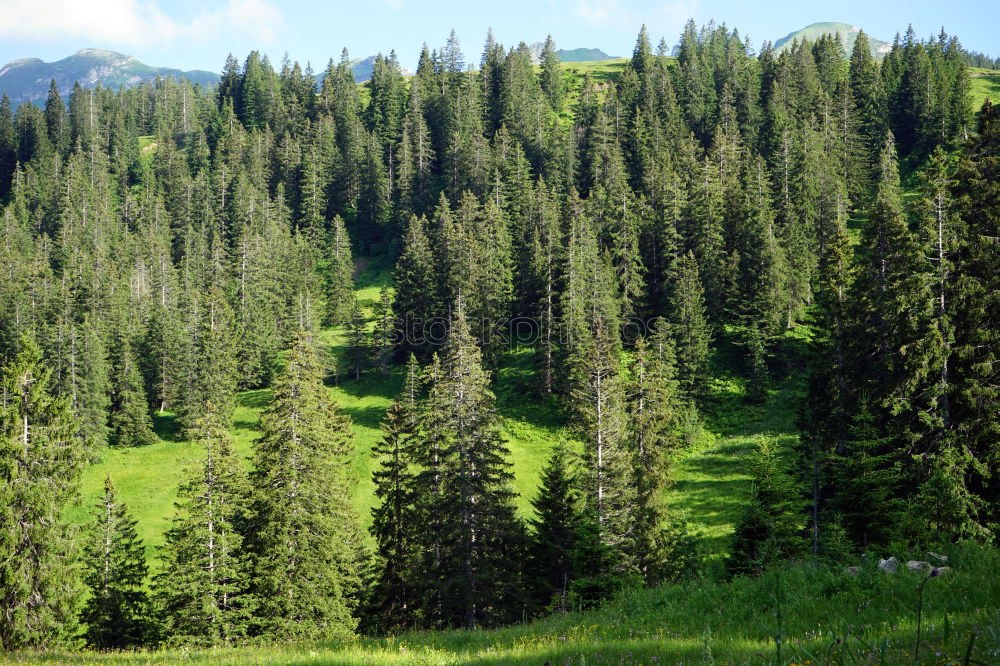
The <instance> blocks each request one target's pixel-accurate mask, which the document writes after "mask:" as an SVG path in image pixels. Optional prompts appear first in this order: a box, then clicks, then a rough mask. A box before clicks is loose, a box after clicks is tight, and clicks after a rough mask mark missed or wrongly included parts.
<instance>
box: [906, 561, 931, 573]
mask: <svg viewBox="0 0 1000 666" xmlns="http://www.w3.org/2000/svg"><path fill="white" fill-rule="evenodd" d="M906 568H907V569H909V570H910V571H916V572H917V573H923V572H925V571H929V570H930V569H931V564H930V562H921V561H920V560H910V561H909V562H907V563H906Z"/></svg>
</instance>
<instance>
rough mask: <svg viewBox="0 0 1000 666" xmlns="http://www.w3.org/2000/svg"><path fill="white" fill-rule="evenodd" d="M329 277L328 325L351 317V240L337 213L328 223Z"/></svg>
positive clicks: (352, 263) (333, 324) (343, 321)
mask: <svg viewBox="0 0 1000 666" xmlns="http://www.w3.org/2000/svg"><path fill="white" fill-rule="evenodd" d="M329 234H330V241H329V250H328V253H329V265H330V270H329V277H328V282H327V288H326V319H325V320H324V323H326V325H328V326H338V325H341V324H346V323H347V322H348V321H349V320H350V317H351V312H352V299H353V291H354V279H353V277H352V276H353V275H354V259H353V257H352V254H351V241H350V238H348V236H347V229H346V228H345V226H344V221H343V219H341V217H340V216H339V215H337V216H334V218H333V220H332V221H331V223H330V231H329Z"/></svg>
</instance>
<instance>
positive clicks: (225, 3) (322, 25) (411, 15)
mask: <svg viewBox="0 0 1000 666" xmlns="http://www.w3.org/2000/svg"><path fill="white" fill-rule="evenodd" d="M689 18H693V19H694V20H695V21H696V22H697V23H698V24H699V25H700V24H702V23H705V22H707V21H709V20H714V21H715V22H716V23H725V24H726V25H727V26H728V27H729V28H736V29H738V30H739V31H740V34H742V35H749V37H750V40H751V42H752V44H753V45H754V47H755V48H759V46H760V45H761V43H763V41H764V40H771V41H774V40H777V39H779V38H780V37H783V36H784V35H786V34H788V33H789V32H792V31H794V30H798V29H799V28H802V27H805V26H806V25H809V24H810V23H815V22H818V21H840V22H844V23H851V24H854V25H858V26H860V27H861V28H863V29H864V30H865V31H866V32H868V33H869V34H871V35H873V36H874V37H877V38H880V39H884V40H886V41H891V40H892V37H893V35H895V34H896V32H903V31H905V30H906V26H907V24H908V23H912V24H913V27H914V30H916V33H917V35H918V36H920V37H927V36H930V35H931V34H936V33H937V32H938V30H939V29H940V28H941V27H942V26H944V27H945V28H946V29H947V31H948V32H949V33H950V34H956V35H958V37H959V38H960V39H961V41H962V43H963V45H965V47H966V48H968V49H973V50H977V51H982V52H985V53H988V54H990V55H993V56H994V57H996V56H998V55H1000V37H998V36H997V35H998V31H997V26H998V25H1000V1H998V0H952V1H950V2H941V0H911V1H910V2H890V1H888V0H883V1H881V2H879V1H873V0H866V1H857V0H837V1H836V2H829V3H826V6H819V5H818V4H817V3H815V2H810V1H809V0H805V1H803V0H773V1H771V2H767V3H760V2H747V1H741V0H661V1H659V2H654V1H650V0H496V1H494V2H475V1H474V0H473V1H469V0H466V1H464V2H458V1H455V0H441V1H438V2H418V1H417V0H360V1H359V0H354V1H350V2H345V1H343V0H326V1H325V2H323V1H320V2H306V1H305V0H222V1H219V0H216V1H212V0H200V1H199V0H0V64H2V63H6V62H9V61H10V60H13V59H15V58H24V57H36V58H41V59H43V60H45V61H52V60H58V59H61V58H64V57H66V56H68V55H70V54H71V53H74V52H75V51H77V50H79V49H81V48H88V47H93V48H103V49H110V50H113V51H119V52H121V53H126V54H128V55H133V56H135V57H137V58H138V59H139V60H141V61H142V62H144V63H146V64H148V65H156V66H161V67H175V68H180V69H185V70H187V69H205V70H210V71H220V70H221V69H222V66H223V64H224V62H225V59H226V56H227V55H228V54H229V53H232V54H233V55H235V56H236V57H237V58H238V59H239V60H241V61H242V60H243V59H244V58H245V56H246V54H247V53H249V52H250V51H251V50H253V49H256V50H258V51H261V52H263V53H266V54H267V55H269V56H270V58H271V60H272V62H274V63H275V66H277V65H278V63H280V61H281V59H282V57H283V56H284V54H286V53H287V54H288V55H289V57H290V58H291V59H292V60H297V61H299V62H300V63H302V64H303V65H304V64H305V63H306V62H309V63H311V64H312V65H313V68H314V69H316V70H321V69H322V68H323V67H325V65H326V62H327V61H328V60H329V59H330V58H331V57H333V58H335V59H339V56H340V52H341V49H342V48H344V47H346V48H347V49H348V50H349V52H350V54H351V56H352V57H356V58H363V57H366V56H369V55H374V54H375V53H379V52H381V53H388V52H389V51H390V50H392V49H395V50H396V53H397V54H398V57H399V59H400V62H401V63H402V64H403V65H404V66H405V67H409V68H411V69H412V68H414V67H415V65H416V61H417V57H418V56H419V53H420V48H421V45H422V44H424V43H427V44H428V45H429V46H430V47H431V48H435V47H438V46H440V45H441V44H443V43H444V42H445V40H446V39H447V36H448V33H449V31H450V30H451V29H453V28H454V29H455V31H456V33H457V35H458V38H459V40H460V42H461V44H462V50H463V52H464V53H465V56H466V61H468V62H472V63H478V61H479V56H480V54H481V52H482V44H483V41H484V39H485V36H486V31H487V29H489V28H492V29H493V32H494V35H495V36H496V39H497V41H499V42H500V43H502V44H504V45H506V46H516V45H517V43H518V42H520V41H524V42H527V43H529V44H530V43H532V42H537V41H543V40H544V39H545V36H546V34H551V35H552V37H553V39H555V41H556V45H557V47H559V48H567V49H571V48H579V47H588V48H595V47H596V48H600V49H602V50H604V51H605V52H606V53H608V54H610V55H616V56H628V55H631V53H632V47H633V46H634V44H635V38H636V34H637V33H638V31H639V28H640V26H641V25H643V24H646V25H647V27H648V30H649V33H650V36H651V38H652V40H653V44H654V46H655V44H656V43H657V42H658V41H659V39H660V38H661V37H664V38H666V41H667V44H669V45H670V46H673V45H674V44H675V43H676V42H677V39H678V36H679V34H680V31H681V29H682V28H683V26H684V23H685V22H686V21H687V19H689Z"/></svg>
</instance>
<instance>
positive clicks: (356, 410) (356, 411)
mask: <svg viewBox="0 0 1000 666" xmlns="http://www.w3.org/2000/svg"><path fill="white" fill-rule="evenodd" d="M338 411H339V412H341V413H343V414H346V415H347V416H348V417H350V419H351V422H352V423H354V424H355V425H362V426H365V427H366V428H373V429H375V430H377V429H378V427H379V425H380V424H381V423H382V419H383V418H385V407H381V406H372V407H341V408H340V409H339V410H338Z"/></svg>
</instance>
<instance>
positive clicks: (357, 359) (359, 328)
mask: <svg viewBox="0 0 1000 666" xmlns="http://www.w3.org/2000/svg"><path fill="white" fill-rule="evenodd" d="M367 325H368V322H366V321H365V316H364V314H362V312H361V307H360V306H359V305H358V302H357V301H356V300H355V301H354V302H353V305H352V307H351V318H350V320H349V321H348V327H347V351H346V352H345V354H344V361H345V362H346V367H347V368H349V369H350V372H351V374H352V375H354V379H361V371H362V370H366V369H367V368H368V363H369V361H370V360H371V354H370V353H369V351H370V350H369V347H368V343H369V340H368V332H367V331H366V330H365V328H366V327H367Z"/></svg>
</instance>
